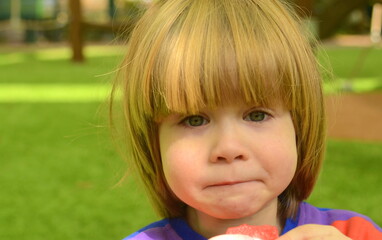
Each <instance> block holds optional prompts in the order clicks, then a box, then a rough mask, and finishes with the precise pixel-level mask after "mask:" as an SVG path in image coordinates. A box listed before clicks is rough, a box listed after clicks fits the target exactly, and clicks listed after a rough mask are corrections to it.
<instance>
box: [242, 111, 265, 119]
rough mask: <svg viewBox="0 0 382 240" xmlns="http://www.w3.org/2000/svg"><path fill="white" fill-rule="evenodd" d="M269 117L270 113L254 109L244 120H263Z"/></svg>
mask: <svg viewBox="0 0 382 240" xmlns="http://www.w3.org/2000/svg"><path fill="white" fill-rule="evenodd" d="M268 117H269V114H268V113H266V112H264V111H258V110H256V111H252V112H250V113H249V114H248V115H246V116H245V117H244V120H247V121H252V122H262V121H264V120H266V119H267V118H268Z"/></svg>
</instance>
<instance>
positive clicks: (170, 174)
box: [161, 142, 199, 188]
mask: <svg viewBox="0 0 382 240" xmlns="http://www.w3.org/2000/svg"><path fill="white" fill-rule="evenodd" d="M192 149H194V147H193V146H190V145H189V144H187V143H181V142H174V143H172V144H170V145H167V146H165V145H163V147H161V158H162V164H163V171H164V174H165V178H166V180H167V182H168V184H169V185H170V187H171V188H173V187H176V186H180V185H188V183H189V182H191V181H192V179H193V177H194V176H195V175H196V174H197V172H198V168H199V166H198V165H197V161H196V159H197V156H196V154H197V153H196V151H192Z"/></svg>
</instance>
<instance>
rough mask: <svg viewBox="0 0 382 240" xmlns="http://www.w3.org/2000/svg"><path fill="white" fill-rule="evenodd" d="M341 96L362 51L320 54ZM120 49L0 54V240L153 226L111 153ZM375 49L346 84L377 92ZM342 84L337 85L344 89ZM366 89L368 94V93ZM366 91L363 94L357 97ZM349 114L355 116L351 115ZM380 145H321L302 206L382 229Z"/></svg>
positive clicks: (102, 234)
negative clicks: (77, 57) (338, 211)
mask: <svg viewBox="0 0 382 240" xmlns="http://www.w3.org/2000/svg"><path fill="white" fill-rule="evenodd" d="M326 51H327V54H328V57H329V59H330V62H331V64H332V66H333V71H334V74H335V76H336V79H337V80H336V81H335V82H334V84H332V85H331V86H332V87H333V86H334V87H340V86H341V84H336V83H340V82H341V81H345V80H346V79H348V78H349V74H350V68H351V67H354V64H355V62H354V61H355V60H354V59H355V56H357V55H359V54H360V53H361V51H363V49H361V48H327V49H326ZM122 53H123V48H121V47H118V46H113V47H97V46H93V47H87V48H86V56H87V61H86V62H85V63H84V64H74V63H72V62H70V61H69V59H70V50H69V49H68V48H53V49H50V48H47V49H40V50H36V49H10V48H3V49H1V48H0V169H1V170H0V196H1V197H0V226H1V227H0V239H26V238H28V239H30V240H36V239H44V238H50V239H56V240H61V239H62V240H63V239H73V240H76V239H93V240H98V239H122V238H123V237H125V236H126V235H128V234H129V233H131V232H133V231H135V230H137V229H138V228H140V227H142V226H144V225H145V224H148V223H150V222H152V221H153V220H155V219H156V217H155V215H154V213H153V212H152V209H151V207H150V206H149V204H148V201H147V199H146V198H145V195H144V193H143V191H142V189H141V188H140V187H139V185H137V184H136V183H135V181H134V180H133V179H128V181H126V183H125V184H123V185H119V186H115V184H116V183H117V182H118V180H119V178H120V177H121V176H122V174H123V170H124V168H125V166H124V164H123V162H122V160H121V159H120V157H119V156H118V154H117V153H116V151H115V148H114V146H113V145H112V143H111V140H110V135H109V129H108V127H107V120H106V119H107V110H106V109H107V107H106V97H107V93H108V91H109V89H110V80H111V79H112V77H113V71H114V70H115V68H116V66H117V64H118V62H119V61H120V60H121V57H122ZM380 59H382V51H381V49H372V50H370V53H369V55H368V57H367V58H366V59H365V62H364V65H363V66H362V68H361V69H360V71H359V73H358V74H357V78H356V79H353V81H355V82H357V84H356V85H357V86H361V87H360V88H361V90H362V91H380V90H381V85H382V72H381V71H380V66H379V64H380ZM344 79H345V80H344ZM370 82H372V84H370ZM363 85H368V86H369V87H367V88H362V86H363ZM354 114H357V113H356V110H355V113H354ZM381 156H382V143H380V142H375V143H371V142H369V143H365V142H359V141H344V140H341V141H340V140H329V143H328V150H327V161H326V163H325V166H324V169H323V173H322V175H321V178H320V180H319V183H318V185H317V187H316V189H315V191H314V193H313V195H312V197H311V198H310V199H309V201H310V202H311V203H313V204H315V205H317V206H319V207H328V208H344V209H350V210H354V211H358V212H360V213H363V214H366V215H368V216H370V217H371V218H372V219H373V220H374V221H376V222H377V223H378V224H379V225H382V216H381V214H380V202H381V199H382V191H381V188H380V185H379V184H380V183H381V182H382V176H381V174H380V173H381V172H382V164H381V162H380V159H381Z"/></svg>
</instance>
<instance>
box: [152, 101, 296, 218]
mask: <svg viewBox="0 0 382 240" xmlns="http://www.w3.org/2000/svg"><path fill="white" fill-rule="evenodd" d="M159 141H160V151H161V157H162V163H163V170H164V173H165V177H166V180H167V182H168V184H169V186H170V188H171V189H172V191H173V192H174V194H175V195H176V196H177V197H178V198H179V199H180V200H182V201H183V202H184V203H186V204H187V205H188V206H190V207H192V208H194V209H196V211H200V212H202V213H204V214H207V215H209V216H212V217H214V218H219V219H236V218H242V217H247V216H251V215H255V214H256V213H259V212H261V211H262V210H264V209H266V208H268V207H269V206H272V208H277V196H278V195H280V194H281V193H282V192H283V191H284V190H285V188H286V187H287V186H288V185H289V183H290V182H291V180H292V178H293V176H294V173H295V170H296V164H297V152H296V144H295V131H294V127H293V123H292V119H291V116H290V114H289V111H287V110H285V109H284V108H283V107H281V106H276V107H272V108H261V107H259V108H258V107H255V106H250V105H247V104H237V105H227V106H221V107H218V108H214V109H211V108H206V109H203V110H202V111H201V112H200V113H199V114H197V115H192V116H182V115H179V114H170V115H169V116H167V117H166V118H164V119H163V120H162V121H161V122H160V126H159ZM273 210H274V211H276V209H273ZM274 211H273V212H274Z"/></svg>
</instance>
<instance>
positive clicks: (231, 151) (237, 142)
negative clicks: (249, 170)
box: [210, 126, 249, 163]
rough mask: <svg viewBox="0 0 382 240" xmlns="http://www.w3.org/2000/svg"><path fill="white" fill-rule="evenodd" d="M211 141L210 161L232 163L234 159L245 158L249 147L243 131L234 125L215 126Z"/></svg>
mask: <svg viewBox="0 0 382 240" xmlns="http://www.w3.org/2000/svg"><path fill="white" fill-rule="evenodd" d="M213 134H214V137H213V139H214V141H213V143H212V149H211V156H210V161H211V162H213V163H216V162H227V163H232V162H233V161H235V160H247V159H248V156H249V148H248V145H247V144H246V138H245V132H243V130H242V129H239V128H238V127H235V126H228V127H227V126H225V127H222V128H216V129H215V132H214V133H213Z"/></svg>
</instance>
